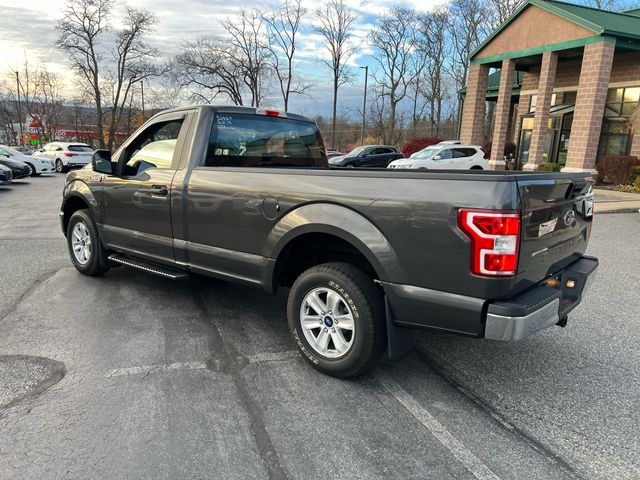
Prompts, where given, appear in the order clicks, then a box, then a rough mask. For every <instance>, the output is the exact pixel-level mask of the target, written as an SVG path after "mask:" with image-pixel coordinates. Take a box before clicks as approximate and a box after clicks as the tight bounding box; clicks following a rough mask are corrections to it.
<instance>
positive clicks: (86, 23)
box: [57, 0, 112, 147]
mask: <svg viewBox="0 0 640 480" xmlns="http://www.w3.org/2000/svg"><path fill="white" fill-rule="evenodd" d="M111 7H112V1H111V0H67V5H66V8H65V10H64V15H63V17H62V19H61V20H60V21H59V22H58V30H59V32H60V36H59V37H58V41H57V44H58V47H59V48H60V49H62V50H63V51H64V52H66V53H67V55H68V56H69V59H70V60H71V64H72V67H73V69H74V70H75V71H76V72H77V73H78V74H79V76H80V83H81V85H82V87H83V88H84V90H85V92H86V93H87V94H88V95H89V96H90V97H91V99H92V101H93V103H94V104H95V106H96V123H97V134H98V140H99V142H100V146H101V147H104V135H103V131H104V128H103V112H102V91H101V86H100V63H101V60H102V58H103V52H102V51H101V49H100V38H101V36H102V34H103V33H104V32H105V31H106V30H107V29H108V18H109V13H110V11H111Z"/></svg>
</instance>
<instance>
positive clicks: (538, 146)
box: [522, 52, 558, 170]
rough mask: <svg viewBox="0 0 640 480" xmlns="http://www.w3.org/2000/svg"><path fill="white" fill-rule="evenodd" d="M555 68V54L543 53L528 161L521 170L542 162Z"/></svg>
mask: <svg viewBox="0 0 640 480" xmlns="http://www.w3.org/2000/svg"><path fill="white" fill-rule="evenodd" d="M557 66H558V53H557V52H544V53H543V54H542V65H540V79H539V80H538V101H537V104H536V113H535V115H534V117H533V131H532V132H531V146H530V147H529V159H528V162H527V163H526V164H525V165H524V166H523V167H522V169H523V170H535V169H536V168H538V165H540V164H541V163H542V162H543V160H544V137H545V134H546V133H547V124H548V122H549V110H550V109H551V96H552V95H553V84H554V82H555V80H556V67H557Z"/></svg>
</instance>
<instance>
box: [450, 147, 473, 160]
mask: <svg viewBox="0 0 640 480" xmlns="http://www.w3.org/2000/svg"><path fill="white" fill-rule="evenodd" d="M474 153H475V152H474V151H473V150H471V149H469V148H454V149H453V158H465V157H470V156H471V155H473V154H474Z"/></svg>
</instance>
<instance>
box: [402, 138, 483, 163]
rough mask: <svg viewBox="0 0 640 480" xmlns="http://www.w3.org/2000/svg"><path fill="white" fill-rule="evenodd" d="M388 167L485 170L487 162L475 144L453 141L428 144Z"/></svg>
mask: <svg viewBox="0 0 640 480" xmlns="http://www.w3.org/2000/svg"><path fill="white" fill-rule="evenodd" d="M389 168H403V169H407V168H408V169H413V168H417V169H425V170H486V169H488V168H489V162H488V160H487V159H485V158H484V152H483V151H482V148H481V147H479V146H477V145H462V144H460V143H454V142H453V141H446V142H441V143H438V144H436V145H430V146H428V147H426V148H423V149H422V150H420V151H419V152H415V153H414V154H412V155H411V156H410V157H409V158H404V159H401V160H395V161H393V162H391V163H390V164H389Z"/></svg>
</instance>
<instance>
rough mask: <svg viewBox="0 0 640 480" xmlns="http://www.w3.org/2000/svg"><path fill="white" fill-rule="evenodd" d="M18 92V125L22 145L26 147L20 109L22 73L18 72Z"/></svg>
mask: <svg viewBox="0 0 640 480" xmlns="http://www.w3.org/2000/svg"><path fill="white" fill-rule="evenodd" d="M16 90H17V92H18V124H19V125H20V145H24V133H23V132H22V109H21V108H20V73H18V71H17V70H16Z"/></svg>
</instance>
